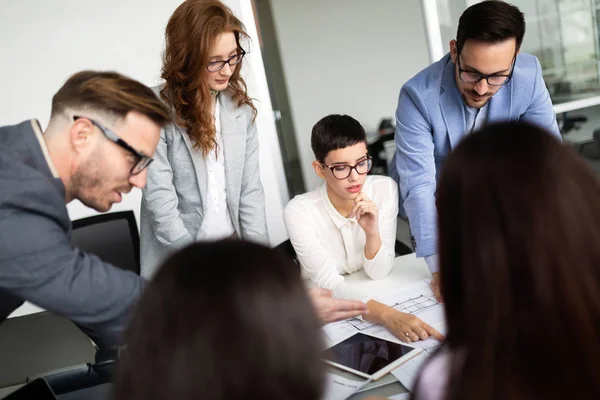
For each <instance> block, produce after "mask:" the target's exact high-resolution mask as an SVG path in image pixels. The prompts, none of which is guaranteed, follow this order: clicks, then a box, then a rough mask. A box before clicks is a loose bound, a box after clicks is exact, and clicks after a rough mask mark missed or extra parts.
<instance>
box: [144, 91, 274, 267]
mask: <svg viewBox="0 0 600 400" xmlns="http://www.w3.org/2000/svg"><path fill="white" fill-rule="evenodd" d="M153 90H154V91H155V92H156V93H157V94H158V91H159V90H160V88H159V87H156V88H154V89H153ZM217 101H218V102H219V103H220V106H221V134H222V137H223V154H224V158H225V177H226V190H227V208H228V210H229V215H230V216H231V220H232V222H233V226H234V228H235V232H236V234H237V236H238V237H239V238H241V239H244V240H250V241H254V242H259V243H264V244H268V242H269V237H268V233H267V224H266V215H265V198H264V192H263V187H262V184H261V182H260V170H259V165H258V164H259V160H258V136H257V132H256V126H255V125H254V122H253V117H254V115H253V112H252V109H251V108H250V107H248V106H247V105H242V106H241V107H237V106H236V104H235V103H234V102H233V99H232V97H231V93H230V92H229V90H227V91H223V92H221V93H220V94H219V96H218V98H217ZM192 148H193V144H192V141H191V139H190V137H189V136H188V135H187V133H186V132H185V130H184V129H183V128H180V127H178V126H177V125H175V124H169V125H167V126H165V128H163V129H162V130H161V134H160V141H159V143H158V147H157V148H156V153H155V156H154V162H153V163H152V164H151V165H150V166H149V167H148V179H147V183H146V187H145V188H144V189H143V190H142V194H143V195H142V209H141V221H140V224H141V233H140V262H141V272H142V276H144V277H146V278H150V277H151V276H152V275H153V274H154V272H155V270H156V269H157V267H158V266H159V265H160V263H161V262H163V261H164V260H165V258H166V257H167V256H168V255H169V254H171V253H172V252H173V251H175V250H177V249H179V248H181V247H184V246H186V245H187V244H189V243H191V242H193V241H195V239H196V236H197V234H198V231H199V230H200V226H201V225H202V221H203V217H204V215H205V213H206V204H205V202H204V201H203V199H205V198H206V193H207V172H206V168H205V164H204V163H199V162H197V161H194V158H193V157H192V154H191V152H192V151H194V150H192Z"/></svg>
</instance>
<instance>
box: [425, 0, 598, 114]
mask: <svg viewBox="0 0 600 400" xmlns="http://www.w3.org/2000/svg"><path fill="white" fill-rule="evenodd" d="M423 1H425V2H427V1H428V0H423ZM431 1H435V3H436V4H435V5H436V9H437V14H438V15H437V19H438V23H439V30H440V38H439V39H437V40H441V41H442V46H443V49H444V52H447V51H448V42H449V41H450V40H451V39H454V38H455V36H456V29H457V26H458V19H459V17H460V15H461V14H462V12H463V11H464V10H465V9H466V8H467V7H469V6H470V5H472V4H475V3H478V2H479V1H473V0H470V1H469V0H431ZM510 3H512V4H514V5H516V6H517V7H519V9H520V10H521V11H522V12H523V13H524V14H525V20H526V23H527V31H526V34H525V39H524V41H523V46H522V51H523V52H526V53H531V54H534V55H536V56H537V57H538V58H539V60H540V63H541V65H542V69H543V74H544V80H545V81H546V85H547V86H548V90H549V91H550V95H551V96H552V100H553V103H554V104H555V105H559V104H560V105H566V104H567V103H572V102H574V101H577V104H573V106H572V107H559V109H560V111H561V112H562V111H571V110H574V109H578V108H582V107H586V106H591V105H596V104H600V47H599V30H600V29H599V19H600V0H510ZM430 40H435V38H430ZM582 100H584V103H582V102H581V101H582ZM557 111H558V110H557Z"/></svg>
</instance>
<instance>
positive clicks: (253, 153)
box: [239, 112, 269, 245]
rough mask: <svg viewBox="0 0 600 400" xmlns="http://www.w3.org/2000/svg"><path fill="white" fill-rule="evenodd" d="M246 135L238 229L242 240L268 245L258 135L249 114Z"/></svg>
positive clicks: (249, 113)
mask: <svg viewBox="0 0 600 400" xmlns="http://www.w3.org/2000/svg"><path fill="white" fill-rule="evenodd" d="M246 118H247V119H248V126H247V131H246V132H247V134H246V161H245V163H244V171H243V175H242V188H241V193H240V208H239V216H240V227H241V231H242V236H243V239H246V240H251V241H254V242H258V243H262V244H265V245H268V244H269V234H268V232H267V216H266V213H265V193H264V191H263V187H262V183H261V181H260V167H259V157H258V133H257V131H256V125H255V124H254V121H253V116H252V113H251V112H248V114H247V116H246Z"/></svg>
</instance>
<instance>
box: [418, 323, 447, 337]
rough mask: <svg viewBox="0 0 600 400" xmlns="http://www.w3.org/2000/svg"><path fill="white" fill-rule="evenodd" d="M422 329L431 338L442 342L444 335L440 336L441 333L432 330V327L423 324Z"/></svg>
mask: <svg viewBox="0 0 600 400" xmlns="http://www.w3.org/2000/svg"><path fill="white" fill-rule="evenodd" d="M423 328H424V329H425V330H426V331H427V333H429V334H430V335H431V336H433V337H434V338H436V339H437V340H444V335H442V334H441V333H439V332H438V331H436V330H435V329H433V327H431V326H429V325H427V324H425V323H424V324H423Z"/></svg>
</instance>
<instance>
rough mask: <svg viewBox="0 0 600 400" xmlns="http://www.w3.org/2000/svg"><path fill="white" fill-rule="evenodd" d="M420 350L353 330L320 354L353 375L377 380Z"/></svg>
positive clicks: (327, 360)
mask: <svg viewBox="0 0 600 400" xmlns="http://www.w3.org/2000/svg"><path fill="white" fill-rule="evenodd" d="M421 351H422V350H421V349H415V348H414V347H409V346H406V345H403V344H399V343H394V342H390V341H389V340H385V339H380V338H377V337H374V336H369V335H365V334H363V333H356V334H354V335H352V336H350V337H349V338H348V339H346V340H344V341H343V342H340V343H338V344H336V345H334V346H332V347H330V348H328V349H327V350H325V352H324V353H323V357H324V358H325V361H326V362H327V363H329V364H331V365H333V366H335V367H338V368H341V369H343V370H345V371H348V372H352V373H354V374H356V375H359V376H362V377H365V378H369V379H371V380H377V379H379V378H381V377H382V376H384V375H386V374H387V373H389V372H391V371H393V370H394V369H396V368H397V367H399V366H400V365H402V363H404V362H406V361H408V360H410V359H411V358H412V357H414V356H416V355H417V354H419V353H420V352H421Z"/></svg>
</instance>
